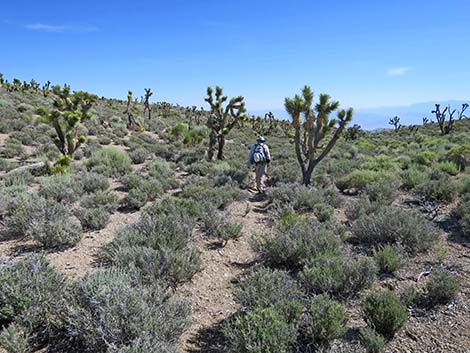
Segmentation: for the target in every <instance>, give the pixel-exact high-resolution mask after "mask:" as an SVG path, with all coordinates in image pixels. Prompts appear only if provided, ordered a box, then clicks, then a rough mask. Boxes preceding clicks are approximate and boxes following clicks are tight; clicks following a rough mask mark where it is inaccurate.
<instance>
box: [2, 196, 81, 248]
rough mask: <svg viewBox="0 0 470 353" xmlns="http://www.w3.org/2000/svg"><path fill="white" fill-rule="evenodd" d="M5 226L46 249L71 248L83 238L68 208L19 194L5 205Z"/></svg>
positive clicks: (79, 226) (77, 222) (77, 223)
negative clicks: (6, 206)
mask: <svg viewBox="0 0 470 353" xmlns="http://www.w3.org/2000/svg"><path fill="white" fill-rule="evenodd" d="M7 213H8V215H7V225H8V227H9V229H10V230H11V231H12V232H14V233H17V234H24V235H25V236H27V237H29V238H32V239H34V240H36V241H38V242H40V243H41V244H42V245H44V246H45V247H46V248H53V247H63V246H72V245H75V244H77V243H78V242H79V241H80V239H81V237H82V227H81V225H80V222H79V221H78V219H77V218H76V217H75V216H73V214H72V212H71V209H70V207H69V206H66V205H63V204H61V203H57V202H56V201H54V200H50V199H44V198H42V197H40V196H38V195H34V194H32V195H28V194H22V195H19V196H18V197H16V198H14V199H13V200H12V201H11V202H10V204H9V205H8V210H7Z"/></svg>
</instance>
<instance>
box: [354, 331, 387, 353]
mask: <svg viewBox="0 0 470 353" xmlns="http://www.w3.org/2000/svg"><path fill="white" fill-rule="evenodd" d="M360 340H361V343H362V345H363V346H364V348H365V349H366V352H367V353H382V352H384V350H385V338H384V337H383V336H382V335H381V334H379V333H377V332H375V331H374V330H373V329H371V328H363V329H361V331H360Z"/></svg>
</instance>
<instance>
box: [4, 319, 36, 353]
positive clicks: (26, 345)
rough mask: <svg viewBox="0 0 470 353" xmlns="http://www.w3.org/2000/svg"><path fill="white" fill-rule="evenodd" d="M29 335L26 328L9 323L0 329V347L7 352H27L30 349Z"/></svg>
mask: <svg viewBox="0 0 470 353" xmlns="http://www.w3.org/2000/svg"><path fill="white" fill-rule="evenodd" d="M30 340H31V337H30V335H29V332H28V330H27V329H26V328H24V327H21V326H20V325H15V324H11V325H10V326H8V327H6V328H5V329H4V330H3V331H0V348H4V349H5V350H6V351H7V352H8V353H28V352H30V351H31V346H30V342H29V341H30Z"/></svg>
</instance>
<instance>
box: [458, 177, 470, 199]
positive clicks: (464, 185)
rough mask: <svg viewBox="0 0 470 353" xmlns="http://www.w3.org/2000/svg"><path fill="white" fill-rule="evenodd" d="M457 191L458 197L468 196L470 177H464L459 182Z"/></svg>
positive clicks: (469, 192)
mask: <svg viewBox="0 0 470 353" xmlns="http://www.w3.org/2000/svg"><path fill="white" fill-rule="evenodd" d="M458 189H459V193H460V195H465V194H470V176H468V175H466V176H464V177H463V178H462V179H460V180H459V185H458Z"/></svg>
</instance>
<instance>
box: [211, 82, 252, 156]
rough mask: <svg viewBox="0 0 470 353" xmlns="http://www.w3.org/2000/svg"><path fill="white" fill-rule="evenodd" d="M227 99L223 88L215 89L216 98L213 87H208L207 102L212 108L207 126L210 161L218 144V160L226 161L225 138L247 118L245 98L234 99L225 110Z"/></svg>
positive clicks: (217, 87)
mask: <svg viewBox="0 0 470 353" xmlns="http://www.w3.org/2000/svg"><path fill="white" fill-rule="evenodd" d="M227 99H228V98H227V96H224V95H223V92H222V88H221V87H219V86H216V87H215V96H214V90H213V89H212V87H207V97H206V99H205V101H206V102H207V103H209V105H210V107H211V113H210V117H209V119H208V120H207V126H208V128H209V130H210V134H209V150H208V152H207V157H208V158H209V160H212V159H213V158H214V152H215V146H216V144H217V159H224V146H225V136H226V135H227V134H228V133H229V132H230V130H232V129H233V128H234V127H235V126H237V125H239V124H240V122H241V121H242V120H244V119H245V118H246V116H245V112H246V109H245V102H244V98H243V97H242V96H238V97H233V98H231V99H230V101H229V102H228V104H227V105H226V107H225V108H224V106H223V105H224V103H225V102H226V101H227Z"/></svg>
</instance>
